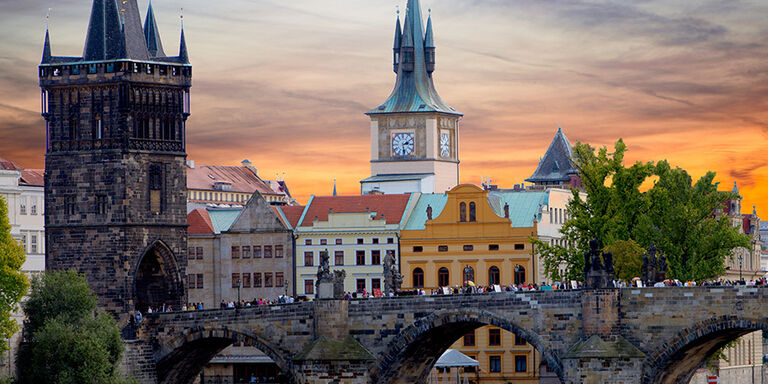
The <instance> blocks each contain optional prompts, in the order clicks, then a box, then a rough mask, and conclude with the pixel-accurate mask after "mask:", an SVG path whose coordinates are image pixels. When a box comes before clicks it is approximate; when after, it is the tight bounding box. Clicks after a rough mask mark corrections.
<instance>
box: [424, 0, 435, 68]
mask: <svg viewBox="0 0 768 384" xmlns="http://www.w3.org/2000/svg"><path fill="white" fill-rule="evenodd" d="M424 62H425V63H426V65H427V73H429V74H430V76H431V75H432V72H434V71H435V36H434V33H433V32H432V10H431V9H430V10H429V19H427V34H426V35H425V36H424Z"/></svg>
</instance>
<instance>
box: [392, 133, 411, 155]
mask: <svg viewBox="0 0 768 384" xmlns="http://www.w3.org/2000/svg"><path fill="white" fill-rule="evenodd" d="M413 143H414V141H413V133H397V134H395V135H394V136H393V137H392V152H394V153H395V155H397V156H408V155H410V154H412V153H413Z"/></svg>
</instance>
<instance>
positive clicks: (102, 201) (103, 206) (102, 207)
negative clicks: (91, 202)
mask: <svg viewBox="0 0 768 384" xmlns="http://www.w3.org/2000/svg"><path fill="white" fill-rule="evenodd" d="M96 212H97V213H98V214H99V215H106V214H107V196H104V195H100V196H96Z"/></svg>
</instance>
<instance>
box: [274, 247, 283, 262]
mask: <svg viewBox="0 0 768 384" xmlns="http://www.w3.org/2000/svg"><path fill="white" fill-rule="evenodd" d="M275 258H276V259H282V258H283V246H282V245H275Z"/></svg>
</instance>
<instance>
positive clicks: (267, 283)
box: [264, 272, 273, 288]
mask: <svg viewBox="0 0 768 384" xmlns="http://www.w3.org/2000/svg"><path fill="white" fill-rule="evenodd" d="M272 283H273V281H272V272H264V288H271V287H272Z"/></svg>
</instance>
